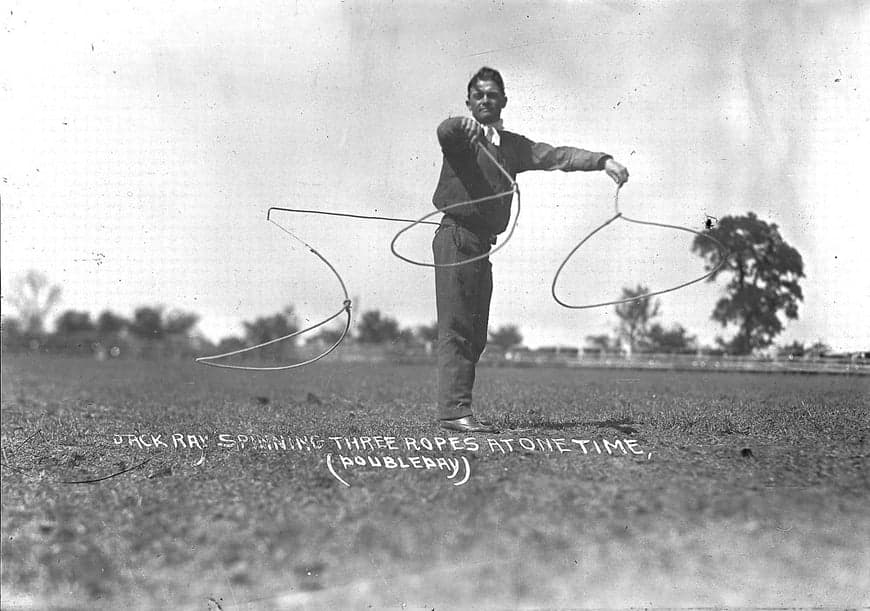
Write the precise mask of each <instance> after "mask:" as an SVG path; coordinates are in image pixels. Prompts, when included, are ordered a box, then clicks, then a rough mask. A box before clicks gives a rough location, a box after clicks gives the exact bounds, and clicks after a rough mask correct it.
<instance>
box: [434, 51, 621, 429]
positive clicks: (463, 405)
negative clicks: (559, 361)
mask: <svg viewBox="0 0 870 611" xmlns="http://www.w3.org/2000/svg"><path fill="white" fill-rule="evenodd" d="M465 105H466V106H467V107H468V110H469V111H471V117H453V118H450V119H447V120H446V121H444V122H443V123H441V125H439V126H438V141H439V142H440V143H441V150H442V152H443V153H444V161H443V163H442V166H441V177H440V178H439V180H438V186H437V188H436V189H435V195H434V196H433V198H432V201H433V203H434V204H435V206H436V207H437V208H438V209H439V210H440V209H444V208H447V207H448V206H450V205H451V204H457V203H459V202H465V201H469V200H476V199H480V198H486V197H487V196H492V195H496V194H499V193H505V192H508V193H506V194H504V195H503V196H501V197H498V198H492V199H490V200H488V201H482V202H478V203H475V204H469V205H467V206H457V207H455V208H450V209H449V210H447V211H446V212H445V213H444V217H443V219H442V221H441V226H440V227H439V228H438V231H437V232H436V233H435V238H434V239H433V240H432V250H433V253H434V255H435V264H436V265H437V266H444V265H448V267H436V268H435V299H436V304H437V309H438V410H439V421H440V424H441V427H442V428H445V429H447V430H450V431H459V432H463V433H472V432H482V433H495V432H497V431H496V429H495V427H493V426H492V424H490V423H488V422H482V421H479V420H478V419H477V418H475V417H474V414H473V412H472V409H471V392H472V388H473V386H474V377H475V366H476V365H477V361H478V360H479V358H480V355H481V353H482V352H483V349H484V347H485V346H486V340H487V324H488V321H489V303H490V298H491V296H492V266H491V265H490V263H489V258H488V257H486V253H488V252H489V251H490V249H491V247H492V245H493V244H495V241H496V236H497V235H498V234H500V233H502V232H503V231H504V230H505V229H506V228H507V225H508V222H509V221H510V212H511V201H512V199H513V193H512V192H511V188H512V185H511V181H510V180H509V179H508V177H507V176H506V175H505V172H504V171H502V170H501V169H500V168H499V167H498V166H496V165H495V164H494V163H493V162H492V160H491V159H490V157H489V156H488V155H487V154H486V153H485V152H484V151H483V150H482V148H486V150H487V151H489V152H490V153H491V154H492V156H493V157H494V158H495V159H497V160H498V162H499V165H501V166H502V167H503V168H504V170H505V171H506V172H507V173H508V174H509V175H510V176H511V177H513V178H516V175H517V174H518V173H519V172H525V171H527V170H563V171H566V172H571V171H577V170H579V171H590V170H604V171H605V172H607V174H608V175H609V176H610V177H611V178H612V179H613V180H614V181H615V182H616V183H617V184H619V185H622V184H623V183H624V182H626V181H627V180H628V171H627V170H626V169H625V167H624V166H623V165H622V164H620V163H618V162H616V161H615V160H614V159H613V158H612V157H611V156H610V155H606V154H604V153H592V152H590V151H586V150H583V149H578V148H572V147H552V146H550V145H549V144H544V143H539V142H532V141H531V140H529V139H527V138H525V137H523V136H520V135H518V134H514V133H512V132H508V131H504V129H503V126H502V122H501V111H502V110H503V109H504V107H505V106H506V105H507V97H506V96H505V89H504V82H503V81H502V78H501V75H500V74H499V73H498V71H496V70H493V69H492V68H486V67H484V68H481V69H480V70H479V71H478V72H477V73H476V74H475V75H474V76H473V77H471V80H470V81H469V83H468V99H467V100H466V102H465ZM478 256H480V257H481V258H480V259H479V260H477V261H473V262H470V263H467V264H463V265H457V266H449V265H450V264H451V263H459V262H461V261H465V260H468V259H471V258H474V257H478Z"/></svg>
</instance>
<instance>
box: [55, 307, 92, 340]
mask: <svg viewBox="0 0 870 611" xmlns="http://www.w3.org/2000/svg"><path fill="white" fill-rule="evenodd" d="M95 329H96V326H95V325H94V323H93V321H92V320H91V314H90V312H80V311H76V310H67V311H66V312H64V313H63V314H61V315H60V316H59V317H58V318H57V320H56V321H55V332H56V333H57V334H58V335H61V336H69V335H72V334H74V333H81V332H85V331H94V330H95Z"/></svg>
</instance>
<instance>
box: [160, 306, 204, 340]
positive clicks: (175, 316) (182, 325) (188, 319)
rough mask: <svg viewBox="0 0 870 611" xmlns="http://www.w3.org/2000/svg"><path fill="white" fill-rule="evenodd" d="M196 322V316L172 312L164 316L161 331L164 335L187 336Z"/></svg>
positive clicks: (197, 317)
mask: <svg viewBox="0 0 870 611" xmlns="http://www.w3.org/2000/svg"><path fill="white" fill-rule="evenodd" d="M198 322H199V315H198V314H194V313H193V312H183V311H181V310H173V311H171V312H169V314H167V316H166V320H165V321H164V323H163V331H164V333H165V334H166V335H189V334H190V333H191V331H192V330H193V328H194V327H195V326H196V323H198Z"/></svg>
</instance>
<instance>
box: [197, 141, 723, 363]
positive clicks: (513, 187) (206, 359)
mask: <svg viewBox="0 0 870 611" xmlns="http://www.w3.org/2000/svg"><path fill="white" fill-rule="evenodd" d="M472 144H473V145H477V146H479V147H480V150H481V151H483V153H484V154H486V156H487V157H489V159H490V161H492V163H493V164H495V167H496V168H498V170H499V171H500V172H501V173H502V174H504V176H506V177H507V179H508V180H509V181H510V189H509V190H507V191H503V192H501V193H496V194H494V195H488V196H486V197H480V198H477V199H472V200H468V201H464V202H458V203H455V204H451V205H449V206H446V207H444V208H441V209H438V210H435V211H434V212H430V213H429V214H426V215H424V216H422V217H420V218H419V219H417V220H411V219H403V218H394V217H387V216H369V215H362V214H348V213H342V212H325V211H321V210H306V209H301V208H280V207H277V206H272V207H270V208H269V210H268V212H267V213H266V220H268V221H269V222H270V223H272V224H273V225H275V226H276V227H278V229H280V230H281V231H283V232H284V233H286V234H287V235H289V236H290V237H291V238H293V239H294V240H296V241H298V242H299V243H300V244H302V245H303V246H304V247H305V248H307V249H308V250H309V251H310V252H311V253H312V254H313V255H315V256H316V257H317V258H318V259H320V260H321V261H322V262H323V263H324V264H325V265H326V266H327V267H328V268H329V270H330V271H331V272H332V273H333V274H334V275H335V277H336V279H337V280H338V283H339V285H341V290H342V292H343V294H344V303H343V304H342V307H341V309H340V310H338V311H337V312H336V313H335V314H332V315H331V316H329V317H327V318H325V319H323V320H322V321H320V322H318V323H316V324H313V325H311V326H309V327H306V328H305V329H301V330H299V331H295V332H293V333H288V334H287V335H284V336H282V337H277V338H275V339H271V340H269V341H266V342H262V343H260V344H257V345H255V346H250V347H248V348H241V349H239V350H233V351H231V352H224V353H222V354H215V355H212V356H201V357H198V358H197V359H195V360H196V362H197V363H202V364H203V365H208V366H209V367H220V368H223V369H239V370H243V371H285V370H288V369H296V368H299V367H304V366H306V365H310V364H312V363H315V362H317V361H319V360H320V359H322V358H324V357H326V356H327V355H328V354H330V353H331V352H333V351H334V350H335V349H336V348H338V346H339V345H340V344H341V343H342V342H343V341H344V339H345V338H346V337H347V335H348V333H349V332H350V323H351V300H350V297H349V296H348V292H347V287H346V286H345V284H344V280H342V278H341V275H339V273H338V271H337V270H336V269H335V267H334V266H333V265H332V264H331V263H330V262H329V261H328V260H327V259H326V257H324V256H323V255H322V254H320V253H319V252H318V251H317V250H316V249H315V248H313V247H312V246H311V245H309V244H308V243H307V242H305V241H304V240H303V239H302V238H300V237H299V236H297V235H295V234H294V233H293V232H291V231H290V230H288V229H287V228H285V227H283V226H282V225H280V224H279V223H277V222H276V221H275V220H274V219H272V212H273V211H281V212H297V213H303V214H322V215H327V216H342V217H347V218H353V219H364V220H379V221H393V222H401V223H410V224H409V225H408V226H407V227H405V228H403V229H401V230H400V231H399V232H398V233H397V234H396V235H395V236H394V237H393V239H392V241H391V242H390V251H391V252H392V253H393V255H395V256H396V257H397V258H399V259H401V260H402V261H405V262H407V263H411V264H412V265H418V266H420V267H432V268H437V267H457V266H460V265H467V264H469V263H474V262H475V261H479V260H481V259H486V258H488V257H490V256H492V255H493V254H495V253H496V252H498V251H499V250H501V249H502V248H504V247H505V246H506V245H507V243H508V242H509V241H510V239H511V237H512V236H513V234H514V230H515V229H516V227H517V221H518V220H519V216H520V206H521V196H520V189H519V186H518V185H517V182H516V180H514V178H513V177H512V176H511V175H510V174H509V173H508V172H507V170H505V169H504V167H503V166H502V165H501V164H500V163H499V162H498V160H497V159H496V158H495V157H494V156H493V155H492V153H490V152H489V150H487V148H486V147H485V146H483V145H482V144H481V143H480V140H479V139H477V138H475V139H474V140H473V141H472ZM621 186H622V185H619V186H617V188H616V194H615V195H614V198H613V203H614V209H615V214H614V216H613V217H611V218H610V219H609V220H607V221H605V222H604V223H602V224H601V225H600V226H598V227H597V228H595V229H594V230H593V231H592V232H590V233H589V234H588V235H587V236H586V237H584V238H583V239H582V240H581V241H580V242H579V243H578V244H577V246H575V247H574V248H573V249H572V250H571V252H570V253H568V256H567V257H565V259H564V260H563V261H562V263H561V265H559V268H558V269H557V270H556V274H555V276H553V283H552V285H551V287H550V290H551V293H552V295H553V299H555V300H556V303H558V304H559V305H561V306H563V307H565V308H570V309H574V310H582V309H588V308H598V307H603V306H608V305H616V304H620V303H627V302H630V301H638V300H641V299H646V298H648V297H652V296H654V295H661V294H663V293H669V292H671V291H676V290H677V289H681V288H684V287H687V286H689V285H690V284H694V283H696V282H700V281H702V280H704V279H706V278H709V277H710V276H712V275H713V274H714V273H716V272H717V271H718V270H719V268H720V267H722V265H724V263H725V260H726V259H727V258H728V255H727V254H726V255H722V253H724V252H726V249H725V247H724V246H723V245H722V243H721V242H719V241H718V240H716V239H715V238H713V237H712V236H710V235H707V234H703V233H701V232H699V231H695V230H693V229H689V228H687V227H679V226H677V225H667V224H665V223H654V222H650V221H639V220H636V219H631V218H628V217H627V216H624V215H623V214H622V213H621V212H620V211H619V189H620V188H621ZM514 194H516V197H517V211H516V214H515V215H514V220H513V223H511V225H510V229H509V230H508V232H507V235H506V236H505V238H504V240H502V241H501V244H499V245H498V246H497V247H496V248H493V249H492V250H490V251H488V252H486V253H483V254H481V255H477V256H476V257H471V258H469V259H464V260H462V261H458V262H456V263H441V264H439V263H426V262H423V261H415V260H413V259H410V258H409V257H405V256H404V255H401V254H399V253H398V252H397V251H396V242H397V240H398V239H399V238H400V237H401V236H402V234H404V233H405V232H406V231H409V230H411V229H413V228H414V227H416V226H417V225H436V226H440V225H441V223H437V222H434V221H429V220H427V219H429V218H431V217H433V216H435V215H436V214H443V213H445V212H447V211H448V210H452V209H454V208H459V207H461V206H470V205H473V204H480V203H483V202H487V201H493V200H497V199H500V198H502V197H505V196H508V195H510V196H511V197H513V195H514ZM617 219H622V220H624V221H627V222H629V223H636V224H638V225H651V226H654V227H664V228H666V229H677V230H679V231H686V232H688V233H693V234H695V235H698V236H701V237H704V238H707V239H708V240H711V241H712V242H714V243H715V244H716V246H717V247H718V248H719V250H720V255H721V258H720V261H719V263H718V265H716V267H714V268H713V269H712V270H710V271H709V272H708V273H706V274H704V275H703V276H701V277H699V278H695V279H694V280H691V281H689V282H684V283H682V284H679V285H677V286H674V287H671V288H669V289H664V290H661V291H654V292H650V293H646V294H645V295H639V296H637V297H630V298H628V299H618V300H614V301H606V302H603V303H594V304H587V305H571V304H568V303H565V302H564V301H562V300H561V299H559V297H558V296H557V295H556V282H557V281H558V280H559V275H560V274H561V273H562V270H563V269H564V268H565V265H567V263H568V261H569V260H570V259H571V257H573V256H574V253H576V252H577V251H578V250H579V249H580V247H581V246H583V244H585V243H586V242H588V241H589V240H590V239H591V238H592V236H594V235H595V234H596V233H598V232H599V231H601V230H602V229H604V228H605V227H607V226H608V225H609V224H611V223H612V222H613V221H615V220H617ZM342 313H345V314H346V316H347V318H346V320H345V324H344V329H343V330H342V332H341V336H340V337H339V338H338V340H336V341H335V343H333V344H332V345H331V346H330V347H329V348H327V349H326V350H325V351H323V352H322V353H320V354H319V355H317V356H315V357H312V358H310V359H308V360H306V361H302V362H300V363H294V364H291V365H278V366H274V367H253V366H246V365H231V364H226V363H216V362H214V361H216V360H219V359H223V358H228V357H231V356H236V355H239V354H245V353H247V352H251V351H253V350H257V349H259V348H263V347H265V346H270V345H272V344H277V343H278V342H282V341H286V340H288V339H292V338H294V337H297V336H299V335H302V334H303V333H307V332H308V331H312V330H314V329H316V328H318V327H321V326H323V325H325V324H326V323H328V322H330V321H331V320H334V319H336V318H338V317H339V316H341V314H342Z"/></svg>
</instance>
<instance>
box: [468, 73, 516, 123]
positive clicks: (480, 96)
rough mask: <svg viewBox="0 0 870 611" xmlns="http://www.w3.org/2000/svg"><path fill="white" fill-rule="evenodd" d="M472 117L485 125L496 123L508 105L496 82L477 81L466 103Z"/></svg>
mask: <svg viewBox="0 0 870 611" xmlns="http://www.w3.org/2000/svg"><path fill="white" fill-rule="evenodd" d="M465 105H466V106H467V107H468V110H470V111H471V115H472V116H473V117H474V118H475V119H477V121H478V122H479V123H481V124H483V125H488V124H489V123H495V122H496V121H498V120H499V119H500V118H501V111H502V109H503V108H504V107H505V106H506V105H507V98H506V97H505V95H504V93H502V91H501V88H500V87H499V86H498V84H497V83H496V82H495V81H475V83H474V85H472V86H471V89H469V91H468V99H467V100H466V101H465Z"/></svg>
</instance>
